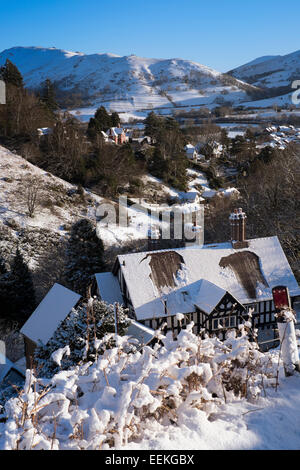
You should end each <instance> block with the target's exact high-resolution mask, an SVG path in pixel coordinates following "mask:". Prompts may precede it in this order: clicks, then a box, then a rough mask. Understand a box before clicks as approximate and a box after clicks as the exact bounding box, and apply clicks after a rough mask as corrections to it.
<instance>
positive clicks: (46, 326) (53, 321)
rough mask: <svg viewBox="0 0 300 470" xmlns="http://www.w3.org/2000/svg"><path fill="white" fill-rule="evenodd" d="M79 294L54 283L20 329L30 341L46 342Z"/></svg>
mask: <svg viewBox="0 0 300 470" xmlns="http://www.w3.org/2000/svg"><path fill="white" fill-rule="evenodd" d="M80 297H81V296H80V295H79V294H76V293H75V292H73V291H71V290H69V289H67V288H66V287H63V286H61V285H60V284H54V286H53V287H52V288H51V289H50V291H49V292H48V294H47V295H46V296H45V297H44V298H43V300H42V302H41V303H40V304H39V306H38V307H37V308H36V310H35V311H34V312H33V314H32V315H31V317H30V318H29V319H28V320H27V322H26V323H25V325H23V327H22V329H21V333H22V334H23V335H25V336H27V338H29V339H30V340H31V341H34V342H35V343H37V342H38V341H41V342H42V343H43V344H46V343H47V342H48V341H49V339H50V338H51V337H52V336H53V334H54V332H55V330H56V329H57V327H58V326H59V324H60V323H61V322H62V321H63V320H64V319H65V318H66V317H67V315H68V314H69V313H70V311H71V310H72V308H74V307H75V305H76V304H77V302H78V301H79V299H80Z"/></svg>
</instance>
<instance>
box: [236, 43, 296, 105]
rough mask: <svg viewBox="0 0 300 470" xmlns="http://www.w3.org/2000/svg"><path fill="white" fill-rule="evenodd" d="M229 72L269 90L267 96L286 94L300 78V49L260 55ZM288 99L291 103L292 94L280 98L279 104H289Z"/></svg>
mask: <svg viewBox="0 0 300 470" xmlns="http://www.w3.org/2000/svg"><path fill="white" fill-rule="evenodd" d="M228 73H229V74H230V75H231V76H233V77H235V78H237V79H239V80H243V81H245V82H247V83H249V84H251V85H254V86H256V87H259V88H262V89H266V90H268V92H269V93H268V94H267V95H266V96H267V97H268V95H269V96H273V97H275V96H276V97H278V96H280V95H285V94H288V93H289V92H291V91H292V88H291V84H292V82H293V81H294V80H299V77H300V51H296V52H293V53H291V54H287V55H284V56H280V55H278V56H266V57H260V58H258V59H255V60H254V61H251V62H249V63H247V64H245V65H242V66H241V67H238V68H236V69H234V70H231V71H230V72H228ZM280 101H281V102H280ZM288 101H289V104H291V98H290V96H289V97H288V99H286V100H285V102H284V99H282V100H278V104H283V105H284V104H288V103H287V102H288ZM269 104H270V103H269ZM266 105H267V103H266Z"/></svg>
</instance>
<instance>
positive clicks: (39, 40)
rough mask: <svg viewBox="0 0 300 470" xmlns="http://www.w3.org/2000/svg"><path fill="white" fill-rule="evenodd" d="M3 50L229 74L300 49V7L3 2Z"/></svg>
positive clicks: (258, 1) (172, 1)
mask: <svg viewBox="0 0 300 470" xmlns="http://www.w3.org/2000/svg"><path fill="white" fill-rule="evenodd" d="M0 7H1V9H0V13H1V14H0V51H2V50H3V49H8V48H10V47H13V46H44V47H52V46H55V47H57V48H61V49H67V50H72V51H81V52H84V53H97V52H101V53H102V52H113V53H115V54H119V55H129V54H136V55H138V56H144V57H156V58H171V57H173V58H174V57H180V58H184V59H189V60H194V61H196V62H200V63H202V64H204V65H208V66H211V67H213V68H216V69H217V70H220V71H222V72H226V71H228V70H229V69H231V68H234V67H236V66H238V65H242V64H243V63H246V62H248V61H250V60H252V59H255V58H256V57H259V56H262V55H277V54H287V53H289V52H294V51H296V50H299V49H300V37H299V18H300V2H299V0H286V1H285V2H283V1H282V0H251V1H250V0H246V1H243V0H215V1H209V0H205V1H203V0H152V1H150V0H148V1H145V0H127V1H125V0H113V1H110V0H105V1H104V0H88V1H83V0H60V1H58V0H48V1H47V2H41V1H40V0H39V1H36V0H30V1H28V0H22V1H21V0H20V1H19V0H18V1H16V0H11V1H9V0H0Z"/></svg>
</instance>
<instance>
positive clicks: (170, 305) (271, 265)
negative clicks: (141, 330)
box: [95, 209, 300, 335]
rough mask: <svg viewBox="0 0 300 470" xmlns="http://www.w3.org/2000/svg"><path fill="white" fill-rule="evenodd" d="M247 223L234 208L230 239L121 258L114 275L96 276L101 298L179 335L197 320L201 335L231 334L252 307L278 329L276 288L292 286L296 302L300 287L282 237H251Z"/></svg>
mask: <svg viewBox="0 0 300 470" xmlns="http://www.w3.org/2000/svg"><path fill="white" fill-rule="evenodd" d="M245 221H246V215H245V213H244V212H243V211H242V210H241V209H239V210H237V209H236V210H235V211H234V213H233V214H231V216H230V225H231V241H230V242H225V243H217V244H211V245H203V246H197V245H195V246H187V247H185V248H179V249H171V250H158V251H150V252H143V253H133V254H128V255H120V256H118V257H117V259H116V262H115V265H114V268H113V271H112V273H101V274H97V275H96V276H95V280H96V284H97V289H98V293H99V295H100V297H101V298H102V299H103V300H104V301H107V302H109V303H113V302H118V303H120V302H121V303H122V304H123V305H124V306H125V307H127V308H128V309H129V312H130V315H131V316H132V318H134V319H136V320H137V321H138V322H141V323H143V324H145V325H146V326H148V327H150V328H152V329H154V330H155V329H157V328H158V327H160V326H161V325H162V324H164V323H167V329H168V330H173V331H174V332H175V334H176V333H177V332H179V331H180V329H181V328H182V327H184V326H185V325H186V323H188V322H191V321H193V322H194V324H195V327H194V331H195V333H197V334H199V333H200V332H201V331H202V330H203V329H204V330H205V331H206V332H208V333H210V334H213V333H217V334H218V335H219V334H220V332H222V333H223V335H224V334H225V333H226V330H228V329H232V328H238V326H239V324H241V323H242V322H244V320H245V319H248V316H249V313H252V322H253V326H254V327H256V328H258V329H259V331H262V330H267V329H272V327H273V325H274V324H275V316H274V315H275V307H274V303H273V296H272V288H273V287H275V286H278V285H283V286H286V287H288V289H289V292H290V297H291V301H292V304H293V302H294V301H295V300H296V299H299V298H300V288H299V286H298V284H297V281H296V279H295V277H294V274H293V272H292V270H291V267H290V265H289V263H288V261H287V258H286V256H285V254H284V252H283V250H282V247H281V245H280V242H279V240H278V238H277V237H276V236H275V237H267V238H257V239H253V240H247V239H246V233H245V232H246V228H245V225H246V224H245ZM182 318H183V320H182Z"/></svg>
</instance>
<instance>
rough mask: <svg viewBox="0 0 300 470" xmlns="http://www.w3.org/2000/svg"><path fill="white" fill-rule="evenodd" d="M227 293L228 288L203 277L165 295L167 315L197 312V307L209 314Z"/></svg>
mask: <svg viewBox="0 0 300 470" xmlns="http://www.w3.org/2000/svg"><path fill="white" fill-rule="evenodd" d="M225 294H226V290H224V289H222V288H221V287H218V286H216V284H213V283H212V282H209V281H206V280H205V279H201V280H200V281H197V282H194V283H193V284H189V285H187V286H185V287H182V288H181V289H178V290H174V291H172V292H171V293H170V294H168V295H166V296H163V302H164V303H165V309H166V312H167V315H177V314H178V313H191V312H195V310H196V307H198V308H199V309H200V310H202V311H203V312H205V313H207V314H208V315H209V314H210V313H211V312H212V311H213V310H214V308H215V307H216V306H217V305H218V304H219V302H220V301H221V300H222V299H223V297H224V295H225Z"/></svg>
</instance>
